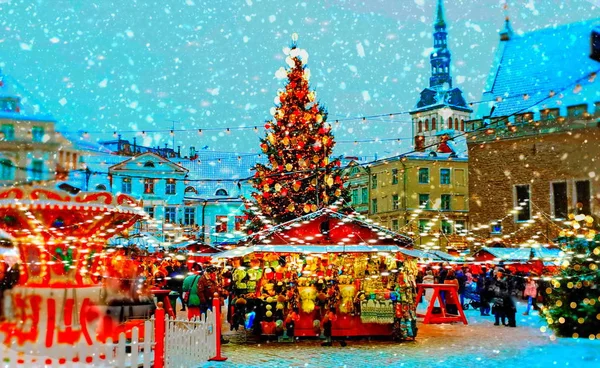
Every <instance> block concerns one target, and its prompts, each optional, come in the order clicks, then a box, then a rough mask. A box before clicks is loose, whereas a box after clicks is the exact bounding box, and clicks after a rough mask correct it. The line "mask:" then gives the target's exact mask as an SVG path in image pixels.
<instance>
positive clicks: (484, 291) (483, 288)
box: [477, 267, 492, 316]
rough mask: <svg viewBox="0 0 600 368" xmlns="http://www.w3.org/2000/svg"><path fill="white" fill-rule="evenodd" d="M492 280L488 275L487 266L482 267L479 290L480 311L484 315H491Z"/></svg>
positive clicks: (478, 279) (478, 281)
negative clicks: (490, 295) (490, 293)
mask: <svg viewBox="0 0 600 368" xmlns="http://www.w3.org/2000/svg"><path fill="white" fill-rule="evenodd" d="M491 283H492V280H491V279H490V278H489V277H488V275H487V268H486V267H481V275H479V277H478V278H477V292H478V293H479V299H480V307H479V312H480V313H481V315H482V316H489V315H490V298H489V290H490V286H491Z"/></svg>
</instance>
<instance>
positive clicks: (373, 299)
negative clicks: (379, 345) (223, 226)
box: [215, 209, 417, 339]
mask: <svg viewBox="0 0 600 368" xmlns="http://www.w3.org/2000/svg"><path fill="white" fill-rule="evenodd" d="M246 244H248V245H247V246H243V247H238V248H235V249H233V250H230V251H227V252H224V253H221V254H218V255H216V256H215V259H216V260H218V261H219V262H220V263H221V264H222V265H229V266H231V269H232V273H231V278H232V286H231V292H232V297H231V298H230V302H231V306H230V307H231V310H230V323H231V324H232V328H234V329H237V328H240V327H242V326H243V327H245V328H248V329H252V330H253V331H254V332H255V333H257V334H262V335H273V336H277V335H283V334H285V335H287V336H294V337H299V336H313V337H314V336H319V335H320V334H321V325H322V323H323V318H324V316H325V315H326V312H329V311H335V314H336V315H337V319H336V322H335V323H333V326H332V336H378V335H379V336H393V337H394V338H397V339H408V338H414V337H416V333H417V329H416V313H415V310H416V306H415V296H416V282H415V276H416V273H417V264H416V262H415V260H414V259H413V258H412V257H409V256H406V255H405V254H404V253H402V250H404V249H405V248H404V247H405V246H409V245H411V240H410V238H408V237H405V236H403V235H400V234H397V233H394V232H391V231H389V230H387V229H385V228H382V227H379V226H375V225H373V224H372V223H369V222H365V221H361V220H359V219H358V218H356V217H352V216H346V215H343V214H341V213H338V212H335V211H332V210H329V209H323V210H320V211H318V212H315V213H313V214H310V215H306V216H303V217H300V218H298V219H296V220H293V221H290V222H287V223H284V224H281V225H278V226H275V227H272V228H271V229H269V230H268V231H264V232H261V233H258V234H255V235H254V236H251V237H250V238H248V239H246Z"/></svg>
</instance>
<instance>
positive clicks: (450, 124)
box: [448, 117, 452, 129]
mask: <svg viewBox="0 0 600 368" xmlns="http://www.w3.org/2000/svg"><path fill="white" fill-rule="evenodd" d="M448 129H452V118H451V117H449V118H448Z"/></svg>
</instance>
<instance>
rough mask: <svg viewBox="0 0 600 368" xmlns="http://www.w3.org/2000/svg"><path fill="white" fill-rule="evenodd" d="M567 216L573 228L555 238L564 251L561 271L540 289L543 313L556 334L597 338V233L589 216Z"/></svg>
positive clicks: (599, 325)
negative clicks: (545, 286)
mask: <svg viewBox="0 0 600 368" xmlns="http://www.w3.org/2000/svg"><path fill="white" fill-rule="evenodd" d="M569 218H570V220H571V221H570V222H571V225H572V229H570V230H568V231H563V232H561V233H560V237H559V239H558V240H559V243H560V244H561V246H562V250H563V252H564V254H565V255H564V258H563V261H562V265H561V270H560V274H559V275H558V276H556V277H554V278H553V279H552V281H551V282H550V285H549V287H548V288H546V289H545V290H542V292H545V293H546V294H547V297H546V298H545V301H544V304H545V305H544V309H543V311H544V312H543V314H542V316H543V317H544V318H546V320H547V322H548V326H549V327H550V328H551V329H552V330H553V331H554V332H555V333H556V335H558V336H565V337H583V338H591V339H595V338H600V297H599V295H598V287H600V272H599V271H598V263H600V236H599V235H598V234H597V231H596V230H595V227H594V218H592V217H591V216H586V215H583V214H579V215H569Z"/></svg>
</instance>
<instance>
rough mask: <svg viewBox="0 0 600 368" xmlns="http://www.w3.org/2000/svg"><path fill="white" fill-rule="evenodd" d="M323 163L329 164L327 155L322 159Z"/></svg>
mask: <svg viewBox="0 0 600 368" xmlns="http://www.w3.org/2000/svg"><path fill="white" fill-rule="evenodd" d="M323 165H329V157H325V158H324V159H323Z"/></svg>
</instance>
